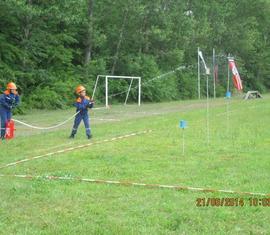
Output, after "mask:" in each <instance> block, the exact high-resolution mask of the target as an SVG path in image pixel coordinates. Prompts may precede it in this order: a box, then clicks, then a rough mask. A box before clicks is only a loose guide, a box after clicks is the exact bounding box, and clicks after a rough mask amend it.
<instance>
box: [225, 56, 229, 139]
mask: <svg viewBox="0 0 270 235" xmlns="http://www.w3.org/2000/svg"><path fill="white" fill-rule="evenodd" d="M229 58H230V54H229V55H228V61H227V63H228V76H227V92H229V91H230V64H229ZM229 107H230V97H227V102H226V117H227V136H228V138H229V134H230V130H229V129H230V122H229V121H230V117H229Z"/></svg>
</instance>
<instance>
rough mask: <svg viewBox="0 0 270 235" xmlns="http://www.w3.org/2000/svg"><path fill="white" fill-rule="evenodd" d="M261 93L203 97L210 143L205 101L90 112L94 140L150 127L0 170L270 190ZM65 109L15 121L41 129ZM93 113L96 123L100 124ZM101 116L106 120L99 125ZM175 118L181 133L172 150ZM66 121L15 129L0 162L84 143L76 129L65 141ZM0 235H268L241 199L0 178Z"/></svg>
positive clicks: (0, 149)
mask: <svg viewBox="0 0 270 235" xmlns="http://www.w3.org/2000/svg"><path fill="white" fill-rule="evenodd" d="M269 101H270V97H269V96H265V98H264V99H261V100H250V101H242V100H238V99H236V100H233V101H231V102H230V105H229V111H230V112H229V116H228V119H227V115H226V103H225V101H224V100H223V99H218V100H216V101H211V103H210V121H209V122H210V143H209V145H208V144H207V138H206V119H205V117H206V109H205V101H200V102H199V101H185V102H171V103H160V104H146V105H143V106H142V107H141V108H138V107H136V106H132V105H131V106H127V107H122V106H115V107H113V108H112V109H110V110H94V111H93V112H92V114H91V115H92V117H93V120H92V131H93V135H94V139H93V140H90V141H93V142H94V141H98V140H104V139H107V138H112V137H114V136H121V135H123V134H128V133H132V132H138V131H142V130H146V129H147V130H149V129H152V130H153V132H152V133H148V134H145V135H140V136H134V137H130V138H128V139H123V140H119V141H116V142H110V143H103V144H98V145H93V146H90V147H89V148H84V149H81V150H76V151H73V152H68V153H65V154H59V155H55V156H52V157H48V158H43V159H39V160H33V161H29V162H26V163H22V164H20V165H17V166H13V167H9V168H4V169H2V170H0V174H31V175H41V176H46V175H54V176H72V177H85V178H97V179H108V180H126V181H134V182H143V183H155V184H169V185H183V186H193V187H207V188H216V189H230V190H237V191H251V192H263V193H270V185H269V170H270V159H269V156H270V154H269V153H270V149H269V144H270V137H269V128H270V122H269V117H270V102H269ZM73 113H74V110H73V109H71V110H66V111H46V112H45V111H44V112H37V111H34V112H31V114H29V115H25V116H17V117H15V118H17V119H20V120H24V121H26V122H29V123H34V124H36V125H41V126H50V125H54V124H57V123H58V122H61V121H63V120H64V119H66V118H68V117H69V116H71V115H72V114H73ZM100 119H103V120H100ZM104 119H115V120H112V121H106V120H104ZM180 119H185V120H187V122H188V128H187V129H186V130H185V143H186V148H185V149H186V152H185V155H184V156H183V155H182V147H181V146H182V132H181V130H180V129H179V127H178V123H179V120H180ZM71 125H72V124H71V123H68V124H66V125H64V126H63V127H62V128H60V129H58V130H53V131H50V132H48V131H36V130H31V131H29V130H27V129H25V127H22V126H20V125H18V126H17V137H16V138H15V139H14V140H11V141H6V142H4V143H0V166H2V165H5V164H7V163H10V162H14V161H16V160H20V159H24V158H28V157H33V156H36V155H39V154H44V153H48V152H52V151H55V150H59V149H62V148H67V147H71V146H77V145H81V144H85V143H88V142H89V141H88V140H87V139H86V138H85V134H84V128H82V126H81V128H80V129H79V133H78V135H77V136H76V139H75V140H69V139H68V138H67V137H68V135H69V134H70V129H71ZM0 188H1V190H0V197H1V206H0V228H1V230H0V234H269V231H270V225H269V219H270V213H269V210H270V208H269V207H260V206H258V207H251V206H249V205H248V204H249V203H248V199H249V198H250V197H249V196H241V195H230V194H225V193H202V192H191V191H174V190H169V189H168V190H166V189H149V188H142V187H125V186H117V185H104V184H90V183H80V182H72V181H68V182H67V181H49V180H43V179H37V180H30V179H18V178H9V177H7V178H0ZM212 197H218V198H226V197H234V198H239V197H241V198H244V200H245V206H243V207H211V206H209V207H197V206H196V199H197V198H212Z"/></svg>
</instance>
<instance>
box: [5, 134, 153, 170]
mask: <svg viewBox="0 0 270 235" xmlns="http://www.w3.org/2000/svg"><path fill="white" fill-rule="evenodd" d="M150 132H152V130H146V131H142V132H135V133H131V134H127V135H123V136H118V137H114V138H111V139H105V140H101V141H96V142H91V143H88V144H84V145H79V146H76V147H70V148H66V149H62V150H58V151H55V152H50V153H46V154H43V155H39V156H35V157H30V158H26V159H23V160H19V161H16V162H12V163H8V164H6V165H4V166H1V167H0V169H3V168H7V167H11V166H15V165H18V164H21V163H24V162H28V161H31V160H36V159H40V158H45V157H51V156H53V155H57V154H61V153H67V152H71V151H74V150H77V149H82V148H87V147H89V146H91V145H96V144H103V143H106V142H113V141H117V140H120V139H126V138H129V137H132V136H137V135H142V134H147V133H150Z"/></svg>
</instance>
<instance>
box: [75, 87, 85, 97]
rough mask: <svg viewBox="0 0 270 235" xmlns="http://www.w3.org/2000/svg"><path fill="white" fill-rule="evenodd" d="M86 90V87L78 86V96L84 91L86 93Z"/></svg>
mask: <svg viewBox="0 0 270 235" xmlns="http://www.w3.org/2000/svg"><path fill="white" fill-rule="evenodd" d="M85 90H86V89H85V87H84V86H82V85H79V86H77V88H76V94H78V95H79V94H80V93H81V92H82V91H85Z"/></svg>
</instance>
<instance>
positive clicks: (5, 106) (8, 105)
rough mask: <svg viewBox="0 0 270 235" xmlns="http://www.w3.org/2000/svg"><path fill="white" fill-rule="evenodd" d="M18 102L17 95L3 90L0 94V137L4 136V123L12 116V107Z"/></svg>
mask: <svg viewBox="0 0 270 235" xmlns="http://www.w3.org/2000/svg"><path fill="white" fill-rule="evenodd" d="M19 102H20V98H19V96H18V95H15V94H13V93H10V92H9V91H5V92H4V93H3V94H2V95H0V118H1V138H2V139H4V138H5V133H6V123H7V121H10V119H11V116H12V109H14V108H15V107H16V106H17V105H18V104H19Z"/></svg>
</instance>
